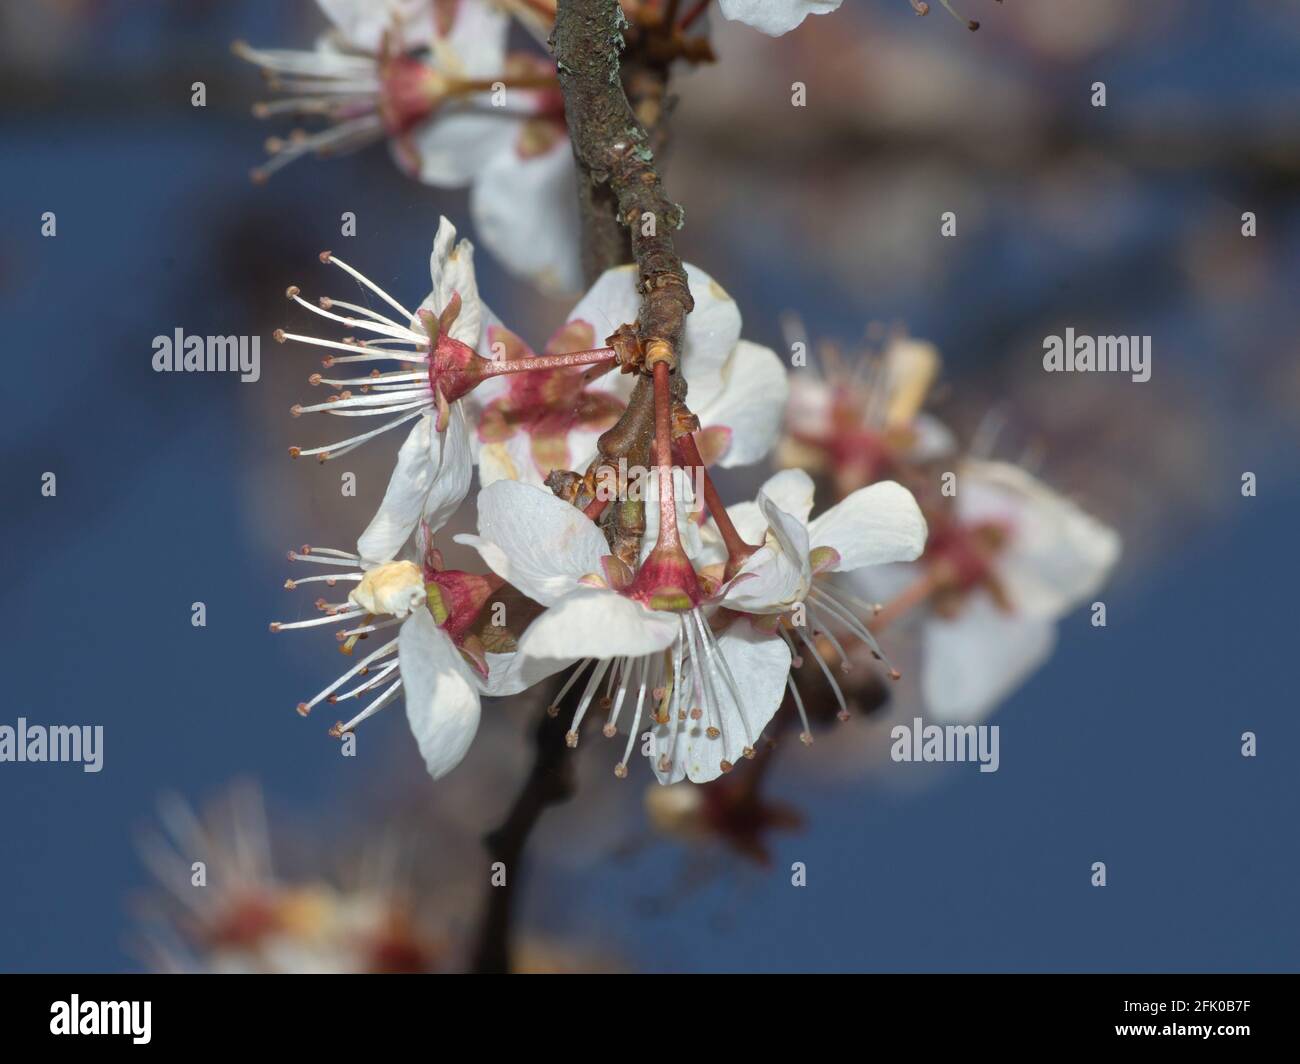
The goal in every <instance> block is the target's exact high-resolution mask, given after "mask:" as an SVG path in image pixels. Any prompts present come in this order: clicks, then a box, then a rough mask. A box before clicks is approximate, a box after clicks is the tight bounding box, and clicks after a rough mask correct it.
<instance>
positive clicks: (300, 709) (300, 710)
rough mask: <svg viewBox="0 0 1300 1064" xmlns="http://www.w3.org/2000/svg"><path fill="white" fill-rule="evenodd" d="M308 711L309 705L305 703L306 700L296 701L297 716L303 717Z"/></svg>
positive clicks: (309, 710) (309, 709)
mask: <svg viewBox="0 0 1300 1064" xmlns="http://www.w3.org/2000/svg"><path fill="white" fill-rule="evenodd" d="M310 712H311V706H309V705H307V703H306V702H299V703H298V716H300V717H305V716H307V714H308V713H310Z"/></svg>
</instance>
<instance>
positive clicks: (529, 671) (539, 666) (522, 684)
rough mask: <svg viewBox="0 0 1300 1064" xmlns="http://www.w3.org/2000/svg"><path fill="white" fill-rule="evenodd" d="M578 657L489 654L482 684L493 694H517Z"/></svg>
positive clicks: (565, 666)
mask: <svg viewBox="0 0 1300 1064" xmlns="http://www.w3.org/2000/svg"><path fill="white" fill-rule="evenodd" d="M576 660H577V659H576V658H574V659H571V660H564V659H559V658H526V657H524V656H523V655H522V654H519V653H510V654H491V653H489V654H488V655H487V664H488V675H487V679H486V680H483V681H481V683H480V686H481V687H482V688H483V691H484V692H485V693H486V694H489V695H493V696H498V697H499V696H502V695H516V694H518V693H519V692H520V691H526V690H527V689H528V688H530V687H532V686H533V684H535V683H540V682H541V681H542V680H544V679H546V677H548V676H551V675H552V674H554V673H557V672H559V671H560V670H561V669H566V668H568V667H569V666H570V665H572V664H573V662H574V661H576Z"/></svg>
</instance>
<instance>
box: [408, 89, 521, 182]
mask: <svg viewBox="0 0 1300 1064" xmlns="http://www.w3.org/2000/svg"><path fill="white" fill-rule="evenodd" d="M487 99H488V98H487V97H482V98H481V99H476V100H471V101H470V102H469V103H470V105H469V106H466V105H458V104H453V105H450V106H446V107H443V108H441V109H439V110H438V111H435V112H434V113H433V114H432V115H430V116H429V117H428V118H427V119H426V120H425V121H423V122H421V123H420V124H419V125H417V126H416V127H415V128H414V129H412V130H411V132H410V133H409V134H408V141H409V145H410V148H411V149H413V150H414V152H415V155H416V158H417V159H418V160H419V169H418V170H416V172H414V173H412V174H411V176H412V177H414V178H416V179H417V180H419V181H422V182H423V183H424V184H426V185H432V186H434V187H435V188H464V187H465V186H466V185H470V184H472V183H473V182H474V180H475V179H476V178H477V177H478V176H479V174H481V173H483V171H484V170H485V168H486V167H487V166H488V164H489V163H490V162H491V161H492V160H493V159H495V158H496V157H498V156H500V155H502V154H503V153H506V152H509V151H510V145H511V143H512V142H513V141H514V138H515V137H516V136H518V134H519V123H518V122H517V121H515V120H513V119H511V118H508V117H506V116H504V115H502V114H500V113H493V111H492V108H491V105H490V104H489V103H488V102H487ZM475 104H477V106H474V105H475ZM399 161H400V160H399ZM406 169H410V166H409V165H408V166H407V167H406Z"/></svg>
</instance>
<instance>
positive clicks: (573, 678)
mask: <svg viewBox="0 0 1300 1064" xmlns="http://www.w3.org/2000/svg"><path fill="white" fill-rule="evenodd" d="M595 660H596V659H595V658H584V659H583V660H582V661H580V662H578V664H577V666H575V668H574V670H573V672H571V673H569V678H568V679H567V680H565V681H564V686H563V687H561V688H560V693H559V694H558V695H556V696H555V697H554V698H553V699H551V704H550V705H549V706H547V707H546V715H547V716H548V717H557V716H559V714H560V703H561V702H563V701H564V696H565V695H567V694H568V693H569V688H570V687H572V686H573V685H574V684H575V683H577V682H578V677H579V676H581V675H582V670H583V669H585V668H586V667H587V666H588V665H590V664H591V663H592V662H593V661H595Z"/></svg>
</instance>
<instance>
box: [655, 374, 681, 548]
mask: <svg viewBox="0 0 1300 1064" xmlns="http://www.w3.org/2000/svg"><path fill="white" fill-rule="evenodd" d="M670 372H671V371H670V369H669V367H668V363H667V362H656V363H655V368H654V388H655V466H656V467H657V468H658V471H659V541H658V543H656V544H655V550H665V551H670V550H678V549H680V547H681V544H680V542H679V537H678V533H677V494H676V491H675V489H674V487H673V418H672V407H673V401H672V396H671V395H670V394H669V390H668V374H669V373H670Z"/></svg>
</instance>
